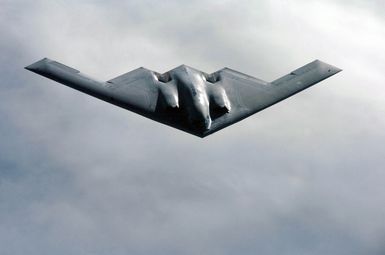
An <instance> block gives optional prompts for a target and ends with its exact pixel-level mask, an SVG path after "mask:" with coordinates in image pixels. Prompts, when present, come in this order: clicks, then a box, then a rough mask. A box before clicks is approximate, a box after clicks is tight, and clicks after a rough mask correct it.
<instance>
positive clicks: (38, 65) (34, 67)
mask: <svg viewBox="0 0 385 255" xmlns="http://www.w3.org/2000/svg"><path fill="white" fill-rule="evenodd" d="M50 61H51V60H50V59H49V58H43V59H41V60H39V61H36V62H35V63H32V64H30V65H28V66H25V67H24V69H26V70H28V71H31V72H35V73H39V72H41V71H43V69H44V68H45V66H46V64H47V63H48V62H50Z"/></svg>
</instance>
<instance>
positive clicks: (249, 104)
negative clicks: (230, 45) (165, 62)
mask: <svg viewBox="0 0 385 255" xmlns="http://www.w3.org/2000/svg"><path fill="white" fill-rule="evenodd" d="M26 69H28V70H30V71H32V72H35V73H38V74H40V75H42V76H45V77H47V78H50V79H52V80H55V81H57V82H60V83H62V84H64V85H67V86H69V87H71V88H73V89H76V90H79V91H81V92H84V93H86V94H89V95H91V96H94V97H96V98H99V99H101V100H104V101H107V102H109V103H111V104H114V105H117V106H120V107H123V108H125V109H127V110H129V111H133V112H135V113H138V114H140V115H143V116H145V117H147V118H150V119H152V120H155V121H158V122H161V123H163V124H166V125H169V126H172V127H174V128H177V129H180V130H183V131H186V132H188V133H190V134H193V135H196V136H199V137H205V136H208V135H210V134H212V133H214V132H216V131H218V130H221V129H222V128H225V127H227V126H229V125H231V124H233V123H235V122H238V121H240V120H242V119H244V118H247V117H249V116H250V115H252V114H254V113H256V112H258V111H261V110H263V109H265V108H267V107H269V106H271V105H273V104H275V103H277V102H279V101H281V100H284V99H286V98H288V97H290V96H292V95H294V94H296V93H298V92H300V91H302V90H304V89H306V88H308V87H310V86H312V85H314V84H316V83H318V82H320V81H322V80H324V79H326V78H328V77H330V76H332V75H334V74H336V73H338V72H339V71H341V69H339V68H336V67H334V66H331V65H329V64H326V63H324V62H321V61H319V60H315V61H313V62H311V63H309V64H307V65H305V66H303V67H301V68H299V69H297V70H295V71H292V72H291V73H289V74H288V75H285V76H283V77H281V78H279V79H277V80H275V81H273V82H266V81H263V80H260V79H257V78H254V77H252V76H249V75H246V74H243V73H240V72H237V71H235V70H232V69H229V68H223V69H221V70H219V71H217V72H214V73H212V74H208V73H204V72H202V71H199V70H197V69H194V68H192V67H189V66H186V65H181V66H179V67H176V68H175V69H172V70H170V71H168V72H166V73H163V74H161V73H157V72H155V71H151V70H148V69H145V68H143V67H141V68H138V69H136V70H133V71H131V72H128V73H126V74H123V75H121V76H118V77H116V78H114V79H112V80H109V81H106V82H100V81H97V80H94V79H92V78H90V77H89V76H86V75H84V74H82V73H80V72H79V71H78V70H76V69H73V68H71V67H68V66H65V65H63V64H61V63H59V62H56V61H53V60H50V59H47V58H44V59H42V60H40V61H37V62H36V63H33V64H31V65H29V66H27V67H26Z"/></svg>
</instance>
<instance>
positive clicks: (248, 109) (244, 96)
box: [205, 60, 341, 135]
mask: <svg viewBox="0 0 385 255" xmlns="http://www.w3.org/2000/svg"><path fill="white" fill-rule="evenodd" d="M340 71H341V69H339V68H337V67H334V66H332V65H329V64H326V63H324V62H322V61H319V60H315V61H313V62H311V63H309V64H307V65H305V66H303V67H301V68H298V69H296V70H294V71H292V72H291V73H289V74H287V75H285V76H283V77H281V78H279V79H277V80H275V81H273V82H266V81H263V80H259V79H257V78H254V77H251V76H249V75H245V74H243V73H240V72H237V71H235V70H231V69H229V68H224V69H222V70H220V71H218V72H217V73H216V75H217V76H218V80H219V81H218V82H217V83H216V84H215V85H220V86H222V87H224V88H225V90H226V92H227V95H228V97H229V99H230V101H231V104H232V106H233V107H234V108H235V109H232V111H231V112H229V113H228V114H224V115H222V116H220V117H219V118H217V119H215V120H214V121H213V124H212V127H211V128H210V130H208V131H207V132H206V133H205V134H206V135H208V134H211V133H214V132H216V131H218V130H220V129H222V128H225V127H227V126H229V125H231V124H233V123H235V122H238V121H240V120H242V119H244V118H247V117H248V116H250V115H252V114H254V113H256V112H259V111H261V110H263V109H265V108H267V107H269V106H271V105H273V104H276V103H278V102H280V101H282V100H284V99H286V98H288V97H290V96H292V95H294V94H296V93H298V92H300V91H302V90H304V89H306V88H308V87H310V86H312V85H314V84H316V83H318V82H320V81H322V80H324V79H326V78H328V77H330V76H332V75H334V74H336V73H338V72H340ZM215 85H214V86H215Z"/></svg>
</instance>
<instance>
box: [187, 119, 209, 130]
mask: <svg viewBox="0 0 385 255" xmlns="http://www.w3.org/2000/svg"><path fill="white" fill-rule="evenodd" d="M190 122H191V125H192V126H194V127H195V128H197V129H199V130H202V129H203V130H209V129H210V128H211V122H212V121H211V118H210V116H207V117H206V118H204V119H196V118H195V119H191V121H190Z"/></svg>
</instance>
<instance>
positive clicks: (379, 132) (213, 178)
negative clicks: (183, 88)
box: [0, 0, 385, 254]
mask: <svg viewBox="0 0 385 255" xmlns="http://www.w3.org/2000/svg"><path fill="white" fill-rule="evenodd" d="M375 3H377V4H379V6H381V3H380V2H375V1H373V2H370V1H365V2H364V1H355V2H354V3H350V2H349V3H346V2H345V1H337V2H335V1H324V2H322V3H321V2H319V1H280V2H279V3H278V2H273V1H259V3H255V2H254V1H242V2H235V1H225V2H223V1H210V2H203V1H192V2H189V3H185V4H182V3H180V2H179V1H167V2H164V3H162V4H160V3H159V2H154V1H112V2H108V3H107V2H104V1H81V2H79V1H55V2H47V1H33V2H32V1H21V0H19V1H3V4H2V8H1V10H0V24H1V25H0V31H1V34H2V37H1V39H0V46H1V49H2V50H1V57H0V66H1V68H0V72H1V73H0V74H1V77H2V81H1V82H0V84H1V90H0V118H1V122H0V139H1V140H0V141H1V142H0V152H1V153H0V225H1V226H2V227H1V228H0V247H1V250H2V253H4V254H22V253H23V254H24V253H30V254H52V253H55V254H79V253H82V254H105V253H111V254H127V253H130V254H151V253H157V254H180V253H183V254H202V253H208V254H234V253H241V254H255V253H256V252H260V253H264V254H277V253H280V254H293V253H296V254H325V253H335V254H352V253H355V254H368V253H369V254H382V253H383V252H384V250H385V247H384V246H383V244H382V243H383V239H384V233H385V222H384V217H383V215H384V210H385V207H384V206H383V202H382V201H383V200H384V194H385V190H384V188H383V184H382V180H383V178H384V173H383V171H382V170H383V167H382V166H383V165H384V163H385V162H384V158H385V157H384V156H385V155H384V150H383V146H382V144H383V143H384V140H385V136H384V132H383V130H384V127H385V122H384V119H383V116H384V109H385V107H384V106H385V104H384V102H383V100H382V99H383V98H384V90H383V84H384V78H383V74H382V73H383V69H384V65H385V64H384V61H383V60H384V57H383V55H381V52H382V47H383V46H382V45H384V41H385V31H384V29H383V27H384V22H385V21H384V20H383V18H382V17H381V15H379V14H378V12H377V11H376V8H377V6H378V5H375ZM42 57H50V58H52V59H57V60H59V61H60V62H63V63H65V64H68V65H69V66H73V67H75V68H77V69H79V70H81V71H83V72H85V73H88V74H90V75H92V76H94V77H97V78H99V79H102V80H106V79H110V78H112V77H114V76H117V75H119V74H121V73H124V72H126V71H130V70H132V69H134V68H136V67H138V66H145V67H148V68H150V69H153V70H157V71H167V70H169V69H171V68H173V67H175V66H177V65H180V64H182V63H184V64H188V65H190V66H195V67H197V68H199V69H201V70H206V71H208V72H211V71H215V70H217V69H220V68H222V67H223V66H228V67H231V68H234V69H237V70H240V71H242V72H245V73H248V74H250V75H254V76H257V77H260V78H263V79H266V80H274V79H275V78H278V77H279V76H281V75H284V74H286V73H288V72H289V71H291V70H293V69H295V68H297V67H299V66H302V65H303V64H305V63H307V62H310V61H311V60H313V59H315V58H320V59H322V60H324V61H326V62H329V63H331V64H335V65H336V66H338V67H341V68H343V69H344V71H343V72H341V73H340V74H338V75H337V76H335V77H332V78H331V79H328V80H326V81H324V82H322V83H320V84H319V85H316V86H315V87H314V88H311V89H309V90H307V91H304V92H302V93H301V94H299V95H296V96H295V97H293V98H291V99H288V100H286V101H284V102H282V103H280V104H277V105H276V106H274V107H271V108H269V109H267V110H265V111H263V112H261V113H258V114H257V115H255V116H253V117H251V118H249V119H246V120H244V121H242V122H241V123H239V124H236V125H234V126H232V127H229V128H227V129H225V130H223V131H221V132H219V133H217V134H215V135H213V136H210V137H208V138H207V139H203V140H202V139H197V138H195V137H192V136H190V135H188V134H184V133H182V132H179V131H177V130H174V129H171V128H169V127H165V126H163V125H161V124H158V123H155V122H153V121H149V120H147V119H144V118H142V117H140V116H137V115H135V114H132V113H129V112H127V111H125V110H122V109H119V108H117V107H114V106H111V105H108V104H106V103H104V102H101V101H98V100H96V99H94V98H91V97H88V96H86V95H83V94H81V93H79V92H76V91H73V90H71V89H69V88H66V87H64V86H61V85H59V84H56V83H54V82H52V81H49V80H46V79H43V78H42V77H39V76H37V75H33V74H31V73H29V72H27V71H25V70H23V69H22V68H23V67H24V66H26V65H28V64H30V63H32V62H33V61H36V60H38V59H40V58H42Z"/></svg>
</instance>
